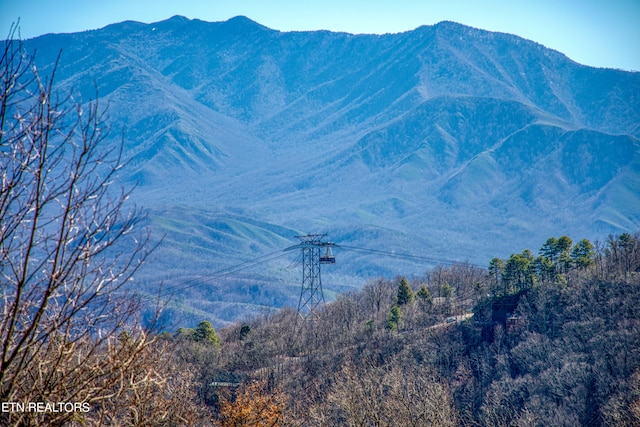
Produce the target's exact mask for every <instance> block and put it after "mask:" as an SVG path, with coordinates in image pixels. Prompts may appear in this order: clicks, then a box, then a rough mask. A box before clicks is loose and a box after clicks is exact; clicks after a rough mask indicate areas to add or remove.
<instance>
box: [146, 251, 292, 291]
mask: <svg viewBox="0 0 640 427" xmlns="http://www.w3.org/2000/svg"><path fill="white" fill-rule="evenodd" d="M286 255H288V254H287V253H284V252H282V251H276V252H271V253H269V254H266V255H262V256H259V257H257V258H254V259H251V260H248V261H244V262H242V263H240V264H236V265H232V266H230V267H226V268H223V269H221V270H218V271H216V272H214V273H212V274H210V275H207V276H201V277H194V278H192V279H189V280H185V281H184V282H182V283H178V284H176V285H172V286H169V287H167V288H164V289H162V290H161V291H160V295H158V296H155V295H154V296H149V297H148V298H152V299H158V298H166V297H168V296H171V295H173V294H176V293H177V292H179V291H183V290H185V289H189V288H192V287H195V286H199V285H203V284H211V283H212V282H213V281H215V280H218V279H221V278H224V277H227V276H230V275H231V274H233V273H237V272H239V271H242V270H246V269H248V268H251V267H255V266H256V265H259V264H263V263H265V262H268V261H273V260H274V259H277V258H282V257H284V256H286Z"/></svg>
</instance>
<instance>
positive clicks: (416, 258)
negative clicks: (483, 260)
mask: <svg viewBox="0 0 640 427" xmlns="http://www.w3.org/2000/svg"><path fill="white" fill-rule="evenodd" d="M336 246H337V247H339V248H342V249H347V250H352V251H356V252H363V253H370V254H374V255H382V256H387V257H391V258H401V259H406V260H409V261H424V262H429V263H436V264H446V265H454V264H461V265H469V266H471V267H477V268H482V269H484V268H485V267H483V266H480V265H478V264H473V263H470V262H466V261H453V260H448V259H443V258H433V257H425V256H420V255H412V254H406V253H401V252H395V251H394V252H389V251H382V250H379V249H368V248H359V247H356V246H349V245H336Z"/></svg>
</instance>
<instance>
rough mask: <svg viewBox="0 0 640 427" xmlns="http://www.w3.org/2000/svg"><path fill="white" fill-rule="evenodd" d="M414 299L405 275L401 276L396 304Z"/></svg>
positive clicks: (406, 302)
mask: <svg viewBox="0 0 640 427" xmlns="http://www.w3.org/2000/svg"><path fill="white" fill-rule="evenodd" d="M414 299H415V295H414V293H413V290H412V289H411V286H409V282H408V281H407V279H406V277H403V278H402V279H401V280H400V284H399V285H398V305H405V304H408V303H410V302H413V300H414Z"/></svg>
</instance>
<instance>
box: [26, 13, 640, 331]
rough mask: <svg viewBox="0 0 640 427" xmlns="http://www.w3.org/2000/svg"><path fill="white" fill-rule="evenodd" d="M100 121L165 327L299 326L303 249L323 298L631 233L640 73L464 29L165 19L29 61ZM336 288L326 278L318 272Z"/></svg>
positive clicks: (76, 36) (637, 216)
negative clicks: (369, 31) (301, 240)
mask: <svg viewBox="0 0 640 427" xmlns="http://www.w3.org/2000/svg"><path fill="white" fill-rule="evenodd" d="M25 47H26V49H28V50H35V51H36V63H37V64H38V67H39V68H40V71H41V72H42V73H46V72H49V71H51V70H52V67H53V65H54V63H55V59H56V57H57V55H58V53H59V52H60V50H62V54H61V59H60V64H59V66H58V69H57V71H56V80H57V85H58V86H57V87H58V89H60V90H61V91H67V90H73V91H74V93H77V94H79V95H78V96H80V97H81V99H82V100H84V101H88V100H89V99H91V98H92V97H95V93H96V92H95V91H96V89H97V93H98V96H99V99H100V102H101V103H102V105H107V104H108V106H109V107H108V108H109V109H108V117H109V124H110V126H111V128H112V132H111V138H112V140H113V141H116V140H117V139H118V138H119V136H120V135H121V133H120V131H119V130H120V129H123V132H124V140H125V146H126V153H127V155H128V156H129V157H130V158H131V162H130V163H129V165H128V166H127V169H126V170H125V171H124V172H123V175H122V180H123V183H124V184H125V185H127V186H129V185H136V186H137V187H136V189H135V191H134V193H133V201H134V202H135V203H136V204H137V205H138V206H141V207H143V208H145V209H146V210H147V211H148V213H149V215H148V220H147V225H148V226H149V227H150V229H151V230H152V232H153V235H154V238H155V239H157V240H160V239H161V238H163V240H162V243H161V244H160V246H159V247H158V248H157V250H156V251H155V253H154V255H153V257H152V259H151V260H150V261H149V264H150V265H149V268H147V269H146V270H145V271H144V272H142V274H141V276H140V277H139V279H138V280H139V287H140V290H141V291H142V292H148V293H150V294H153V293H154V292H155V291H154V290H155V289H156V288H157V286H158V284H159V283H160V282H162V283H163V286H164V288H165V289H166V290H167V295H169V294H171V296H172V297H173V299H172V302H171V303H170V310H169V311H168V313H169V314H168V315H167V316H168V320H167V322H169V323H172V324H174V323H181V322H182V323H187V324H190V323H194V322H198V321H200V320H202V319H203V318H206V319H208V320H211V321H212V322H213V323H214V324H215V325H221V324H224V323H225V322H228V321H233V320H237V319H240V318H242V317H244V316H248V315H251V314H255V313H257V312H263V311H269V310H271V309H274V308H278V307H281V306H284V305H290V306H294V307H295V306H296V303H297V298H298V294H299V288H300V277H301V273H300V265H299V263H300V260H299V257H300V255H299V253H297V252H296V251H290V252H283V251H282V250H283V249H284V248H286V247H289V246H292V245H295V244H296V242H297V240H296V239H295V236H296V235H301V234H307V233H327V239H328V240H331V241H334V242H335V243H336V244H337V245H338V247H336V248H335V254H336V257H337V261H338V262H337V263H336V265H335V266H327V268H324V266H323V273H322V274H323V276H322V277H323V285H324V286H325V294H326V295H325V296H326V297H327V299H331V298H332V297H333V296H335V294H336V293H339V292H345V291H348V290H349V289H353V288H355V287H359V286H361V285H362V284H364V282H365V281H366V280H368V279H371V278H375V277H377V276H392V275H396V274H422V273H424V271H425V270H426V269H428V268H430V267H433V266H434V265H436V264H437V263H438V262H453V261H460V262H470V263H474V264H478V265H481V266H485V265H486V264H487V263H488V261H489V260H490V259H491V258H492V257H494V256H498V257H507V256H508V255H509V254H510V253H512V252H514V251H517V250H520V249H521V248H522V246H523V245H524V246H530V248H531V249H532V250H533V251H534V253H535V252H537V248H539V247H540V246H541V245H542V244H543V243H544V241H545V240H546V239H547V238H548V237H551V236H560V235H564V234H566V235H569V236H571V237H573V238H574V239H576V240H577V239H581V238H589V239H591V240H600V241H602V240H604V239H606V237H607V235H608V234H610V233H621V232H635V231H637V230H639V229H640V73H638V72H627V71H621V70H614V69H600V68H592V67H587V66H584V65H580V64H578V63H576V62H573V61H572V60H570V59H569V58H567V57H566V56H565V55H563V54H562V53H560V52H557V51H554V50H550V49H547V48H545V47H544V46H542V45H540V44H537V43H535V42H532V41H529V40H525V39H522V38H520V37H517V36H514V35H510V34H503V33H495V32H489V31H484V30H479V29H475V28H470V27H467V26H464V25H460V24H457V23H453V22H441V23H439V24H436V25H433V26H423V27H419V28H416V29H415V30H413V31H408V32H404V33H397V34H384V35H353V34H347V33H334V32H328V31H312V32H279V31H275V30H272V29H269V28H267V27H264V26H262V25H260V24H258V23H256V22H253V21H251V20H250V19H248V18H246V17H236V18H233V19H230V20H228V21H226V22H204V21H200V20H189V19H187V18H184V17H180V16H175V17H173V18H170V19H168V20H166V21H162V22H157V23H152V24H143V23H138V22H131V21H127V22H122V23H118V24H113V25H110V26H107V27H105V28H102V29H98V30H94V31H87V32H81V33H73V34H48V35H44V36H41V37H38V38H34V39H30V40H27V41H25ZM325 270H326V271H325Z"/></svg>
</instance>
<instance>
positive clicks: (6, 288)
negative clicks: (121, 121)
mask: <svg viewBox="0 0 640 427" xmlns="http://www.w3.org/2000/svg"><path fill="white" fill-rule="evenodd" d="M15 32H16V29H15V27H14V28H12V30H11V31H10V36H9V37H8V39H7V40H6V41H4V46H3V47H2V48H0V49H1V50H0V55H1V58H0V61H1V64H2V65H1V68H0V97H1V98H0V104H1V105H0V344H1V348H0V402H21V403H23V404H24V403H28V402H51V403H56V402H58V403H59V402H75V403H87V404H89V405H90V410H89V411H82V410H80V411H77V410H75V411H68V410H64V411H60V412H53V411H45V412H44V413H42V412H38V413H33V412H29V411H19V410H14V411H12V412H2V413H0V424H4V423H8V424H12V425H35V424H38V423H40V424H41V423H43V422H45V423H46V424H48V425H62V424H65V425H66V424H68V423H69V422H74V420H75V421H77V422H82V423H85V425H86V423H87V422H89V423H90V422H92V420H95V422H100V423H102V422H104V421H105V420H107V421H109V423H114V422H115V421H114V418H113V417H114V414H112V413H110V412H109V411H115V410H116V409H118V412H119V413H120V415H119V417H120V419H121V420H122V419H123V418H122V417H124V418H127V419H128V421H126V422H124V424H126V425H142V423H143V421H142V420H143V419H144V417H142V418H141V417H140V414H137V415H136V413H137V412H139V406H140V405H146V404H147V403H146V401H142V400H141V399H140V395H141V394H140V393H143V392H148V391H149V390H156V391H159V393H160V394H161V395H162V396H164V397H165V398H170V397H171V390H172V389H173V390H174V391H175V390H176V386H175V385H176V384H180V381H181V380H175V379H174V380H172V381H168V380H167V378H164V377H163V374H164V372H163V371H162V370H161V369H159V368H158V365H159V364H158V363H157V362H158V361H157V360H156V361H154V363H153V364H152V365H149V364H146V365H145V363H144V362H145V361H147V362H148V361H150V360H152V359H153V358H152V357H151V353H150V352H151V351H153V350H152V349H151V347H155V344H154V343H153V339H151V338H150V337H149V335H147V334H145V333H144V332H143V331H142V329H141V328H140V327H138V326H137V322H136V318H135V317H136V316H135V315H136V313H137V312H138V309H139V303H138V301H137V300H136V298H134V297H133V296H132V295H130V294H128V293H127V286H126V285H127V282H128V281H130V279H131V278H132V275H133V274H134V273H135V272H136V271H137V270H138V269H139V267H140V266H141V264H142V262H143V261H144V260H145V258H146V256H147V255H148V248H149V245H148V235H146V234H145V233H144V232H142V233H141V232H138V231H137V230H134V229H135V226H136V225H137V224H139V221H140V220H141V219H142V215H141V213H140V211H139V210H137V209H131V210H128V209H126V207H125V202H126V200H127V198H128V196H129V192H127V191H124V190H116V189H115V186H114V185H113V182H114V181H115V178H116V174H117V173H118V171H119V170H120V168H121V167H122V165H123V162H122V148H123V144H122V141H120V143H119V144H111V145H109V144H107V140H106V136H107V129H106V127H105V110H104V109H101V108H99V106H98V102H97V100H96V101H91V102H89V103H87V104H83V103H82V102H81V101H77V100H75V99H74V98H73V97H72V96H67V97H60V96H58V95H57V93H56V92H55V91H54V89H53V80H54V75H55V70H56V68H57V67H54V69H53V71H52V72H51V73H50V75H48V76H47V77H46V78H45V77H43V76H41V75H40V74H39V72H38V70H37V68H36V67H35V64H34V61H33V57H32V56H29V55H27V54H26V53H25V52H24V49H23V45H22V43H21V42H20V41H19V40H16V39H15V38H14V35H15ZM56 65H57V64H56ZM156 350H157V347H156ZM178 389H180V390H181V391H180V393H182V394H183V395H184V394H185V392H184V387H182V388H180V387H178ZM127 396H129V397H127ZM130 396H134V397H135V399H133V401H139V402H138V403H136V404H131V403H130V402H129V401H131V399H132V398H130ZM117 399H120V400H119V401H121V402H123V404H122V405H120V406H119V405H118V404H117V403H114V402H117ZM122 399H124V400H122ZM136 399H137V400H136ZM127 402H129V403H127ZM132 405H133V406H132ZM136 405H137V406H136ZM123 407H127V408H129V407H131V409H130V410H129V411H128V412H126V413H125V414H124V415H122V410H121V409H122V408H123ZM67 408H70V407H69V406H67ZM136 408H138V409H136ZM83 409H86V406H85V407H83ZM165 409H166V408H165ZM192 409H193V408H190V410H192ZM176 415H177V416H178V418H177V419H179V418H180V417H179V414H175V413H174V414H172V416H176ZM136 419H138V420H140V422H137V421H135V420H136ZM118 423H122V421H120V422H118Z"/></svg>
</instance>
